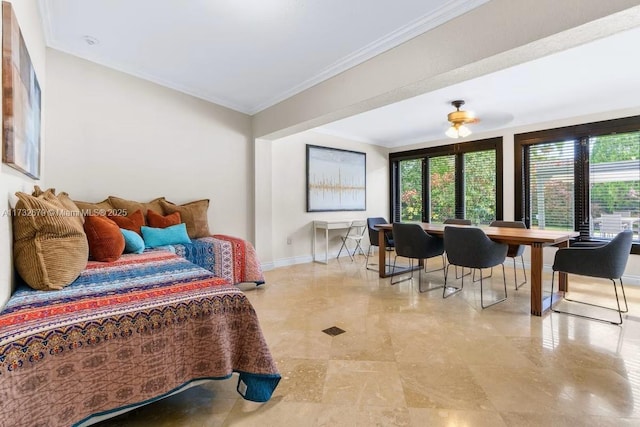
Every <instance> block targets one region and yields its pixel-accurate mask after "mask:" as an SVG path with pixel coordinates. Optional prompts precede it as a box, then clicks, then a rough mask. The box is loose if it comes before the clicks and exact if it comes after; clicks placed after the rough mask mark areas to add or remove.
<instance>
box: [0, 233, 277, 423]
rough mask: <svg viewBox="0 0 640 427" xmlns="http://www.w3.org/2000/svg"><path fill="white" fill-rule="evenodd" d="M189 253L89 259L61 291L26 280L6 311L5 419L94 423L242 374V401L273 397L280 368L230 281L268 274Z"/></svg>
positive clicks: (1, 355) (2, 342) (1, 340)
mask: <svg viewBox="0 0 640 427" xmlns="http://www.w3.org/2000/svg"><path fill="white" fill-rule="evenodd" d="M216 238H217V237H216ZM218 240H221V241H222V242H223V243H221V245H223V246H224V245H226V246H227V247H228V248H232V247H233V244H232V243H230V242H229V241H228V239H227V240H224V238H222V239H218ZM225 242H226V243H225ZM195 246H198V244H196V245H195ZM214 246H215V245H214ZM235 249H238V243H237V242H236V247H235ZM184 250H186V251H189V250H191V251H192V252H194V253H195V254H200V255H202V253H201V252H199V250H202V248H201V247H200V248H199V249H198V248H195V247H194V248H187V249H184V248H182V249H181V248H176V252H180V251H184ZM214 251H215V249H214ZM180 255H184V253H182V254H180ZM192 255H193V254H192ZM200 255H198V256H200ZM185 258H188V256H187V257H184V258H183V257H182V256H179V255H176V254H174V253H171V252H169V251H166V250H151V251H145V252H144V253H142V254H127V255H123V256H122V257H121V258H120V259H119V260H118V261H116V262H113V263H100V262H94V261H90V262H89V263H88V265H87V267H86V268H85V269H84V271H83V272H82V273H81V275H80V277H78V278H77V279H76V280H75V281H74V282H73V283H72V284H71V285H69V286H67V287H65V288H64V289H62V290H59V291H38V290H34V289H31V288H29V287H27V286H20V287H19V288H18V289H17V290H16V292H15V293H14V294H13V295H12V297H11V298H10V300H9V302H8V303H7V305H6V306H5V307H4V308H3V310H2V311H1V312H0V401H1V402H2V405H1V406H0V421H1V422H0V424H2V425H7V426H9V425H10V426H32V425H39V426H69V425H84V424H89V423H91V422H92V421H93V420H95V419H96V417H98V418H99V417H100V416H105V415H108V414H110V413H114V412H116V411H121V410H123V409H126V408H132V407H135V406H138V405H140V404H146V403H149V402H152V401H155V400H158V399H160V398H162V397H165V396H167V395H169V394H171V393H172V392H175V391H176V390H179V389H181V388H184V387H185V386H188V385H189V384H190V383H192V382H194V381H198V380H203V379H223V378H228V377H229V376H231V375H232V374H233V373H234V372H235V373H237V374H239V375H238V392H239V393H240V394H241V395H242V396H243V397H244V398H245V399H248V400H252V401H257V402H264V401H267V400H268V399H269V398H270V397H271V394H272V392H273V390H274V389H275V387H276V386H277V384H278V382H279V380H280V375H279V374H278V371H277V368H276V366H275V363H274V361H273V359H272V357H271V354H270V353H269V349H268V347H267V345H266V343H265V340H264V337H263V335H262V331H261V329H260V325H259V323H258V319H257V316H256V313H255V311H254V309H253V307H252V306H251V304H250V303H249V301H248V299H247V298H246V296H245V295H244V294H243V293H242V291H240V290H239V289H238V288H236V287H235V286H233V285H232V284H231V283H235V282H242V281H256V283H257V282H260V280H261V272H259V270H255V271H253V272H252V273H249V275H248V276H246V277H240V276H241V275H242V274H245V275H246V274H247V271H251V268H249V269H248V270H247V269H246V268H244V271H245V273H233V271H232V270H233V268H231V271H232V274H235V276H236V278H234V279H229V278H228V275H226V276H224V275H223V276H222V277H218V276H217V274H215V273H213V272H211V271H208V270H206V269H203V268H201V267H199V266H198V265H195V264H194V263H192V262H190V261H188V260H187V259H185ZM214 258H215V257H214ZM249 258H250V257H249ZM220 259H222V258H220ZM246 262H247V257H245V258H244V259H243V258H242V257H240V258H239V260H238V263H239V264H240V263H246ZM239 264H238V265H239ZM214 267H215V266H214ZM219 267H220V268H222V266H220V265H219ZM241 270H242V268H241ZM252 274H253V276H252ZM255 274H257V275H258V276H255ZM238 275H240V276H238Z"/></svg>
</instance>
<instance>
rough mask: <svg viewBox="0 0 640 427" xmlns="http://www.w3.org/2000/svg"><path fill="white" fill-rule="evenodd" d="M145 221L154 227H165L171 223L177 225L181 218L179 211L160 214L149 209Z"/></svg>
mask: <svg viewBox="0 0 640 427" xmlns="http://www.w3.org/2000/svg"><path fill="white" fill-rule="evenodd" d="M147 223H148V224H149V227H154V228H167V227H171V226H172V225H178V224H180V223H182V218H180V212H174V213H172V214H169V215H164V216H163V215H160V214H157V213H155V212H154V211H152V210H151V209H149V210H148V211H147Z"/></svg>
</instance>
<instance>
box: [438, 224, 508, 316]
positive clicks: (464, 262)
mask: <svg viewBox="0 0 640 427" xmlns="http://www.w3.org/2000/svg"><path fill="white" fill-rule="evenodd" d="M444 249H445V251H446V252H447V260H448V262H449V263H448V264H447V267H446V271H445V276H444V277H445V279H444V283H445V286H444V289H443V291H442V297H443V298H448V297H449V296H451V295H453V294H456V293H458V292H460V291H461V290H462V289H463V288H464V275H463V276H462V283H461V285H460V287H459V288H456V287H450V288H452V289H453V290H454V291H453V292H452V293H449V294H448V295H447V288H448V287H447V277H448V273H449V266H451V265H454V266H459V267H467V268H470V269H483V268H491V267H495V266H497V265H502V281H503V282H504V298H501V299H499V300H497V301H493V302H491V303H490V304H486V305H485V303H484V286H483V277H482V272H481V273H480V305H481V306H482V308H487V307H491V306H492V305H495V304H497V303H499V302H502V301H504V300H506V299H507V279H506V277H505V274H504V264H503V263H504V261H505V259H506V257H507V251H508V249H509V247H508V245H507V244H505V243H497V242H494V241H493V240H491V239H489V238H488V237H487V235H486V234H485V233H484V231H482V230H481V229H479V228H475V227H452V226H445V227H444Z"/></svg>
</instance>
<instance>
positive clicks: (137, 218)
mask: <svg viewBox="0 0 640 427" xmlns="http://www.w3.org/2000/svg"><path fill="white" fill-rule="evenodd" d="M107 217H108V218H109V219H110V220H111V221H113V222H115V223H116V224H118V227H120V228H124V229H125V230H131V231H135V232H136V233H138V234H140V227H142V226H143V225H144V215H143V214H142V211H141V210H140V209H138V210H137V211H135V212H134V213H132V214H130V215H129V216H118V215H107Z"/></svg>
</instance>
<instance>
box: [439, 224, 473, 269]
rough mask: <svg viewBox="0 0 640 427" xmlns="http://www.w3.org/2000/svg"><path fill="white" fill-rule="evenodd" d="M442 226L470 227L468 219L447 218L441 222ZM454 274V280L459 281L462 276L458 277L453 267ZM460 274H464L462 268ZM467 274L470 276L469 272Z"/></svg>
mask: <svg viewBox="0 0 640 427" xmlns="http://www.w3.org/2000/svg"><path fill="white" fill-rule="evenodd" d="M442 223H443V224H445V225H446V224H452V225H471V220H470V219H463V218H447V219H445V220H444V221H443V222H442ZM455 272H456V280H457V279H459V278H460V277H462V276H459V275H458V267H455ZM462 274H464V268H463V269H462ZM467 274H471V272H468V273H467Z"/></svg>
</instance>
